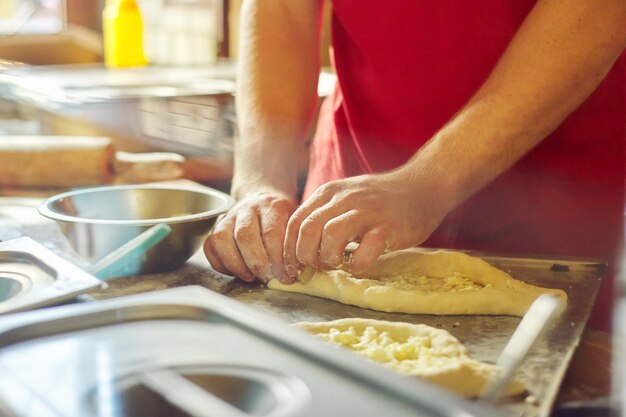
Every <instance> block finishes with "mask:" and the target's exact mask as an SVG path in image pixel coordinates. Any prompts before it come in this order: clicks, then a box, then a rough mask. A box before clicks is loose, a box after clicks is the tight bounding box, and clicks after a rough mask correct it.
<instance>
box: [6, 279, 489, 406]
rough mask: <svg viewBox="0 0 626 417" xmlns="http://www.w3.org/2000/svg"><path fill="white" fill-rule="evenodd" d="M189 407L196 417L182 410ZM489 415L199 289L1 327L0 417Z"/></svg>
mask: <svg viewBox="0 0 626 417" xmlns="http://www.w3.org/2000/svg"><path fill="white" fill-rule="evenodd" d="M215 377H217V378H215ZM220 377H221V378H220ZM224 377H226V378H224ZM203 378H204V379H203ZM229 381H230V382H229ZM190 382H192V384H190ZM247 387H248V388H250V389H248V388H247ZM199 388H200V390H199ZM149 391H151V392H152V393H149ZM154 393H156V394H160V395H154ZM229 396H230V398H229ZM229 399H230V401H229ZM226 403H228V404H226ZM229 404H230V405H229ZM172 405H174V407H172ZM205 405H206V407H198V406H205ZM181 406H182V407H181ZM168 407H169V408H168ZM192 409H195V410H196V411H198V412H197V413H196V412H190V413H184V412H181V411H182V410H184V411H191V410H192ZM168 410H170V411H168ZM3 411H6V413H3ZM492 411H493V410H492V409H489V408H487V407H483V406H481V405H479V404H473V403H469V402H466V401H464V400H462V399H461V398H457V397H455V396H452V395H451V394H449V393H447V392H445V391H443V390H439V389H435V388H434V387H432V386H429V385H426V384H424V383H422V382H420V381H416V380H413V379H411V378H407V377H403V376H400V375H397V374H394V373H392V372H390V371H387V370H385V369H384V368H382V367H380V366H378V365H376V364H372V363H366V364H363V363H362V361H361V360H360V359H359V358H357V357H356V356H354V355H352V354H351V353H349V352H346V351H344V350H342V349H334V350H328V346H327V345H326V344H325V343H324V342H322V341H320V340H317V339H316V338H314V337H313V336H311V335H308V334H306V333H305V332H304V331H301V330H298V329H294V328H290V327H289V326H287V325H286V324H285V322H284V321H282V320H277V319H276V318H274V317H272V316H271V315H269V314H263V313H261V312H258V311H257V310H255V309H253V308H251V307H249V306H246V305H243V304H242V303H239V302H236V301H234V300H231V299H229V298H228V297H225V296H223V295H220V294H217V293H215V292H212V291H210V290H207V289H204V288H201V287H197V286H189V287H184V288H176V289H169V290H164V291H158V292H152V293H149V294H140V295H133V296H128V297H120V298H116V299H111V300H105V301H100V302H97V303H85V304H75V305H69V306H63V307H53V308H49V309H46V310H42V311H32V312H26V313H22V314H19V315H17V314H16V315H11V316H7V317H5V318H2V319H0V414H2V415H5V414H8V415H15V416H21V417H31V416H32V417H53V416H54V417H61V416H62V417H89V416H94V417H95V416H105V415H106V416H110V417H135V416H142V417H149V416H164V415H167V416H171V417H174V416H182V415H185V416H188V415H194V416H196V417H201V416H211V417H217V416H219V417H235V416H236V417H252V416H255V417H319V416H327V417H333V416H337V417H346V416H353V415H358V416H363V417H366V416H371V417H379V416H394V417H402V416H406V417H409V416H412V417H472V416H476V417H478V416H480V417H488V416H490V415H492V414H491V413H492Z"/></svg>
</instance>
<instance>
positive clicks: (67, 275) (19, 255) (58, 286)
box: [0, 237, 103, 314]
mask: <svg viewBox="0 0 626 417" xmlns="http://www.w3.org/2000/svg"><path fill="white" fill-rule="evenodd" d="M102 285H103V283H102V281H100V280H99V279H97V278H96V277H94V276H92V275H90V274H88V273H86V272H85V271H83V270H82V269H80V268H78V267H77V266H75V265H73V264H71V263H70V262H68V261H66V260H64V259H62V258H60V257H59V256H58V255H56V254H54V253H53V252H52V251H50V250H49V249H47V248H46V247H44V246H43V245H41V244H39V243H37V242H36V241H34V240H33V239H31V238H29V237H20V238H17V239H11V240H9V241H6V242H0V314H2V313H9V312H16V311H22V310H28V309H32V308H35V307H42V306H47V305H51V304H55V303H58V302H61V301H64V300H69V299H72V298H74V297H76V296H77V295H79V294H82V293H85V292H87V291H89V290H93V289H96V288H100V287H101V286H102Z"/></svg>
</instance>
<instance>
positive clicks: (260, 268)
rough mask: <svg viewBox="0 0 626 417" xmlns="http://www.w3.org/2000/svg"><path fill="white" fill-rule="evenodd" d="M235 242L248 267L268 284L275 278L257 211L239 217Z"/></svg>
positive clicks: (247, 211)
mask: <svg viewBox="0 0 626 417" xmlns="http://www.w3.org/2000/svg"><path fill="white" fill-rule="evenodd" d="M234 235H235V241H236V242H237V247H238V248H239V252H240V253H241V257H242V258H243V260H244V262H245V264H246V267H247V268H248V269H249V270H250V271H251V272H252V273H253V274H254V276H256V277H257V278H259V280H260V281H262V282H263V283H267V281H269V280H270V279H272V278H273V277H274V274H273V272H272V268H271V266H270V263H269V259H268V255H267V252H266V250H265V246H264V245H263V239H262V238H261V225H260V219H259V215H258V213H257V212H256V211H253V210H246V211H245V212H244V213H242V214H240V215H239V216H238V217H237V221H236V223H235V227H234Z"/></svg>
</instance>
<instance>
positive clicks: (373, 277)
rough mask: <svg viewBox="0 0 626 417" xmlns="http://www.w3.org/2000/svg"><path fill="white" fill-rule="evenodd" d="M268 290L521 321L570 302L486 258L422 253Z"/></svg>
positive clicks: (398, 309)
mask: <svg viewBox="0 0 626 417" xmlns="http://www.w3.org/2000/svg"><path fill="white" fill-rule="evenodd" d="M268 287H269V288H271V289H277V290H282V291H290V292H298V293H303V294H309V295H313V296H317V297H322V298H328V299H331V300H335V301H339V302H340V303H344V304H351V305H355V306H358V307H363V308H369V309H372V310H378V311H384V312H389V313H409V314H439V315H449V314H498V315H500V314H501V315H513V316H520V317H521V316H523V315H524V313H526V311H527V310H528V308H529V307H530V305H531V304H532V302H533V301H534V300H535V299H536V298H537V297H538V296H539V295H541V294H544V293H549V294H554V295H555V296H557V297H558V298H560V299H561V300H562V302H563V305H565V304H566V302H567V301H566V300H567V295H566V294H565V292H563V291H561V290H558V289H547V288H541V287H536V286H533V285H529V284H526V283H524V282H522V281H518V280H516V279H513V278H512V277H511V276H510V275H508V274H507V273H505V272H504V271H501V270H499V269H497V268H495V267H493V266H491V265H489V264H488V263H487V262H485V261H483V260H482V259H480V258H476V257H473V256H470V255H467V254H465V253H461V252H455V251H446V250H437V251H428V250H424V249H420V248H411V249H404V250H399V251H394V252H388V253H386V254H383V255H382V256H381V257H380V258H379V259H378V260H377V261H376V263H375V264H374V265H373V266H372V267H371V268H370V269H368V270H367V271H365V272H364V273H362V274H359V275H352V274H351V273H349V272H348V271H346V270H343V269H337V270H331V271H318V270H314V269H312V268H308V267H307V268H305V269H304V270H303V271H302V273H301V274H300V276H299V278H298V281H296V282H295V283H293V284H290V285H285V284H282V283H280V281H278V280H276V279H273V280H270V282H269V283H268Z"/></svg>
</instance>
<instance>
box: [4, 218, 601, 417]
mask: <svg viewBox="0 0 626 417" xmlns="http://www.w3.org/2000/svg"><path fill="white" fill-rule="evenodd" d="M1 217H2V212H1V210H0V240H7V239H11V238H15V237H18V236H20V235H26V236H30V237H32V238H34V239H36V240H38V241H39V242H43V243H46V244H47V246H48V247H50V248H52V249H54V250H55V251H56V252H57V254H59V255H62V256H63V257H64V258H65V259H67V260H69V261H71V262H72V263H74V264H77V265H81V264H80V259H78V258H77V257H76V255H75V254H73V252H72V251H70V250H69V248H68V246H67V245H66V244H65V242H64V241H63V238H62V236H61V235H60V232H59V231H58V229H56V225H55V224H54V223H51V222H48V223H46V222H36V221H33V219H32V218H31V219H28V221H27V222H26V223H25V224H21V225H20V224H11V223H10V222H9V221H7V219H6V218H5V219H2V218H1ZM187 285H200V286H203V287H205V288H209V289H211V290H213V291H216V292H219V293H228V292H230V291H231V290H232V289H233V287H235V286H238V287H240V288H239V290H240V291H241V283H240V282H238V281H235V280H233V279H232V278H229V277H225V276H223V275H221V274H216V273H214V272H213V271H212V270H211V269H210V267H209V264H208V262H207V261H206V258H205V257H204V255H203V253H202V252H201V251H199V252H197V253H196V254H195V255H194V256H193V257H192V258H191V259H190V260H189V261H188V262H187V264H185V265H184V266H183V267H182V268H180V269H179V270H176V271H173V272H168V273H162V274H151V275H140V276H132V277H124V278H120V279H116V280H112V281H110V282H109V287H108V288H107V289H104V290H98V291H92V292H90V293H89V295H88V296H80V297H79V298H78V299H77V301H86V302H93V301H94V300H104V299H109V298H116V297H121V296H126V295H132V294H140V293H146V292H152V291H156V290H162V289H167V288H175V287H181V286H187ZM245 286H246V288H249V289H250V290H252V291H258V290H259V289H260V287H259V286H258V285H255V284H252V285H250V284H245ZM244 291H247V290H246V289H245V288H244ZM611 347H612V339H611V336H610V335H608V334H607V333H604V332H598V331H593V330H590V329H587V330H586V331H585V332H584V333H583V335H582V338H581V340H580V345H579V347H578V349H577V350H576V352H575V354H574V356H573V359H572V361H571V364H570V366H569V368H568V370H567V373H566V375H565V377H564V379H563V383H562V385H561V387H560V389H559V392H558V396H557V398H556V402H555V404H556V409H555V410H556V411H554V412H553V414H552V416H554V417H568V416H587V417H592V416H597V415H603V414H598V410H597V409H595V410H594V409H590V408H587V409H585V408H584V407H588V406H589V405H590V404H596V403H597V402H598V401H601V400H602V399H605V398H607V397H608V396H609V395H610V394H611V385H610V380H611V369H612V366H611V363H612V362H611V361H612V357H611V355H612V349H611ZM573 413H575V414H573Z"/></svg>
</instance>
